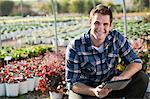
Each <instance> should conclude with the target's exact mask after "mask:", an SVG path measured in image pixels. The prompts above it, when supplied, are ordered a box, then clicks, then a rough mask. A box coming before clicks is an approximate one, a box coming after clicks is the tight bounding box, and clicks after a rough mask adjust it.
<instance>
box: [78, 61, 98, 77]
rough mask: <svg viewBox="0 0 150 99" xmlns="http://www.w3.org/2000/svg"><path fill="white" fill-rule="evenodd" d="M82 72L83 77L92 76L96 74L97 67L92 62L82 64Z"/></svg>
mask: <svg viewBox="0 0 150 99" xmlns="http://www.w3.org/2000/svg"><path fill="white" fill-rule="evenodd" d="M81 72H82V74H83V75H86V76H90V75H95V74H96V67H95V66H94V65H93V64H91V63H90V62H87V63H82V65H81Z"/></svg>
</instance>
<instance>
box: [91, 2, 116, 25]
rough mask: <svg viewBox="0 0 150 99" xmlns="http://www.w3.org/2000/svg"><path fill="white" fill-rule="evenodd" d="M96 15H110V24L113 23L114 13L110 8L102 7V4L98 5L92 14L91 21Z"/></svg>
mask: <svg viewBox="0 0 150 99" xmlns="http://www.w3.org/2000/svg"><path fill="white" fill-rule="evenodd" d="M95 13H100V14H102V15H109V16H110V23H112V20H113V15H112V11H111V9H110V8H109V7H107V6H105V5H102V4H99V5H97V6H96V7H95V8H93V9H92V10H91V12H90V20H91V19H92V17H93V15H94V14H95Z"/></svg>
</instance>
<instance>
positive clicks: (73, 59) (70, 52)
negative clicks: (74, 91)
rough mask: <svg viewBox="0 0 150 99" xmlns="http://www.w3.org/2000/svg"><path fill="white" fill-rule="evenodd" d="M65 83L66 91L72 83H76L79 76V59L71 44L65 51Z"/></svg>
mask: <svg viewBox="0 0 150 99" xmlns="http://www.w3.org/2000/svg"><path fill="white" fill-rule="evenodd" d="M65 72H66V82H67V89H71V88H72V85H73V83H75V82H78V81H79V78H80V74H81V70H80V63H79V57H78V54H77V52H76V50H75V49H74V47H73V45H72V44H69V45H68V47H67V50H66V70H65Z"/></svg>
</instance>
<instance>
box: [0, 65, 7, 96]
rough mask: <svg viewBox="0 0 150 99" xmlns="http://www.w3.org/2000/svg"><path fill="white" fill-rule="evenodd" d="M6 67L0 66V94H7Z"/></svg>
mask: <svg viewBox="0 0 150 99" xmlns="http://www.w3.org/2000/svg"><path fill="white" fill-rule="evenodd" d="M4 78H5V76H4V69H3V68H1V67H0V96H5V94H6V93H5V90H6V88H5V81H4Z"/></svg>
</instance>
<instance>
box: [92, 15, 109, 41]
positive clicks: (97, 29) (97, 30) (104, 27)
mask: <svg viewBox="0 0 150 99" xmlns="http://www.w3.org/2000/svg"><path fill="white" fill-rule="evenodd" d="M90 26H91V33H90V35H91V36H92V37H94V39H96V40H99V41H100V42H103V41H104V40H105V38H106V36H107V35H108V33H109V31H110V30H111V23H110V16H109V15H102V14H99V13H95V14H94V15H93V17H92V19H91V21H90Z"/></svg>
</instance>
